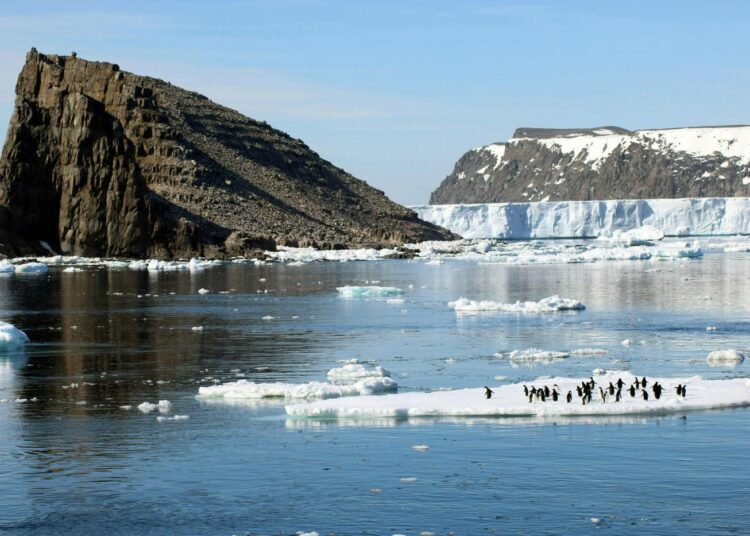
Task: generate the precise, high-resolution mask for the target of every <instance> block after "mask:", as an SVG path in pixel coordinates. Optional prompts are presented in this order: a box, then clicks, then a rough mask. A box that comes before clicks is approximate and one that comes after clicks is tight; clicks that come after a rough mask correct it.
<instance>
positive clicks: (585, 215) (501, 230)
mask: <svg viewBox="0 0 750 536" xmlns="http://www.w3.org/2000/svg"><path fill="white" fill-rule="evenodd" d="M409 208H411V209H412V210H414V211H416V212H417V214H418V215H419V217H420V218H422V219H423V220H426V221H428V222H430V223H434V224H436V225H440V226H442V227H445V228H447V229H449V230H451V231H453V232H454V233H457V234H459V235H461V236H462V237H464V238H506V239H517V240H525V239H533V238H596V237H599V236H609V235H611V234H613V233H614V232H615V231H628V230H631V229H637V228H639V227H642V226H644V225H649V226H651V227H654V228H656V229H659V230H660V231H662V232H663V233H664V234H665V235H666V236H711V235H736V234H750V198H747V197H726V198H721V197H719V198H685V199H621V200H618V199H615V200H607V201H548V202H535V203H480V204H466V205H416V206H411V207H409Z"/></svg>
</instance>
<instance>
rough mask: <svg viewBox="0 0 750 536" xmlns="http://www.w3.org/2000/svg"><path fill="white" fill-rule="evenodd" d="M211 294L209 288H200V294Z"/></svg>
mask: <svg viewBox="0 0 750 536" xmlns="http://www.w3.org/2000/svg"><path fill="white" fill-rule="evenodd" d="M209 292H211V291H210V290H208V289H207V288H199V289H198V294H208V293H209Z"/></svg>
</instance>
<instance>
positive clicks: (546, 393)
mask: <svg viewBox="0 0 750 536" xmlns="http://www.w3.org/2000/svg"><path fill="white" fill-rule="evenodd" d="M544 396H549V387H547V386H546V385H545V386H544Z"/></svg>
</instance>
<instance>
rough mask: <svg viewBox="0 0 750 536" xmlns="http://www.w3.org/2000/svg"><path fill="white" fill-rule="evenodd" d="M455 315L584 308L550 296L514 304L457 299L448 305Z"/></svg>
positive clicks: (578, 303) (569, 300)
mask: <svg viewBox="0 0 750 536" xmlns="http://www.w3.org/2000/svg"><path fill="white" fill-rule="evenodd" d="M448 306H450V307H452V308H453V309H454V310H455V311H456V312H457V313H478V312H501V313H529V314H534V313H555V312H558V311H580V310H583V309H585V308H586V306H585V305H583V304H582V303H581V302H579V301H578V300H574V299H572V298H561V297H560V296H557V295H555V296H550V297H549V298H544V299H543V300H539V301H538V302H534V301H526V302H521V301H517V302H515V303H502V302H496V301H489V300H481V301H476V300H469V299H467V298H459V299H458V300H456V301H452V302H449V303H448Z"/></svg>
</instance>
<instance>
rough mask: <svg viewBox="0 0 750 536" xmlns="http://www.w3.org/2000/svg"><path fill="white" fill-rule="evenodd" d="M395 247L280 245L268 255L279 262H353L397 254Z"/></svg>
mask: <svg viewBox="0 0 750 536" xmlns="http://www.w3.org/2000/svg"><path fill="white" fill-rule="evenodd" d="M397 253H398V251H397V250H395V249H369V248H362V249H334V250H318V249H314V248H291V247H286V246H279V247H278V249H277V251H268V252H266V255H268V257H270V258H271V259H273V260H275V261H278V262H315V261H329V262H351V261H378V260H382V259H386V258H389V257H392V256H393V255H396V254H397Z"/></svg>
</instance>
